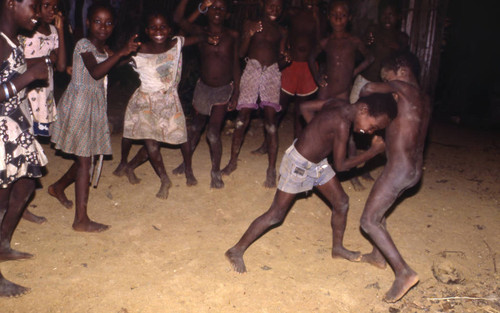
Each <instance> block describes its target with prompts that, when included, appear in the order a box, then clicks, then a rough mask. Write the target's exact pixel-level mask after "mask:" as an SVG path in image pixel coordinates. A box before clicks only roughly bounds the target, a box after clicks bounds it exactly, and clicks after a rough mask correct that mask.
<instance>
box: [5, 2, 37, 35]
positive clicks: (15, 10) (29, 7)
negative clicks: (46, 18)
mask: <svg viewBox="0 0 500 313" xmlns="http://www.w3.org/2000/svg"><path fill="white" fill-rule="evenodd" d="M38 2H39V0H1V2H0V3H1V7H0V14H1V15H2V17H1V18H9V19H10V20H11V21H12V22H13V23H14V24H15V26H16V27H19V28H22V29H26V30H33V28H35V25H36V23H37V19H36V13H37V10H36V8H37V6H38Z"/></svg>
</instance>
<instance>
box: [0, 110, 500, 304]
mask: <svg viewBox="0 0 500 313" xmlns="http://www.w3.org/2000/svg"><path fill="white" fill-rule="evenodd" d="M261 125H262V122H261V121H260V120H258V119H257V120H254V121H253V123H252V127H251V129H250V131H249V134H248V135H247V137H246V141H245V143H244V146H243V148H242V152H241V154H240V162H239V167H238V169H237V170H236V172H234V173H233V174H232V175H231V176H230V177H225V179H224V181H225V184H226V187H225V188H224V189H222V190H213V189H210V188H209V184H210V180H209V170H210V161H209V151H208V145H207V144H206V142H205V141H204V137H203V138H202V141H201V143H200V145H199V146H198V149H197V150H196V152H195V155H194V160H193V167H194V171H195V175H196V177H197V178H198V181H199V183H198V185H197V186H194V187H187V186H186V184H185V178H184V177H182V176H171V178H172V180H173V183H174V185H173V187H172V188H171V190H170V196H169V198H168V200H160V199H157V198H155V194H156V192H157V189H158V188H159V179H158V178H157V177H156V175H155V173H154V172H153V169H152V167H151V166H150V165H149V164H144V165H143V166H141V167H140V168H138V169H137V171H136V173H137V175H138V176H139V177H140V178H141V179H142V182H141V184H139V185H130V184H129V183H128V181H127V180H126V179H125V178H123V177H122V178H119V177H115V176H113V175H112V171H113V169H114V168H115V167H116V165H117V164H118V159H119V151H120V150H119V149H120V133H115V134H114V135H113V136H112V140H113V149H114V153H115V154H114V158H113V159H112V160H111V161H106V162H105V164H104V169H103V173H102V177H101V180H100V184H99V187H98V188H97V189H91V193H90V200H89V214H90V216H91V217H92V218H94V219H95V220H96V221H99V222H103V223H108V224H111V225H112V228H111V229H110V230H109V231H107V232H104V233H101V234H85V233H77V232H74V231H73V230H72V229H71V223H72V219H73V214H74V211H73V210H67V209H65V208H63V207H62V206H61V205H60V204H59V203H58V202H57V201H56V200H55V199H54V198H52V197H50V196H48V194H47V187H48V186H49V185H50V184H51V183H53V182H54V181H55V180H56V179H57V178H58V177H59V176H60V175H61V174H62V173H63V172H64V171H66V170H67V169H68V167H69V166H70V164H71V161H70V160H67V159H63V158H61V157H60V156H57V155H55V151H54V150H53V149H52V148H51V147H50V146H49V145H48V144H44V148H45V151H46V153H47V156H48V157H49V160H50V163H49V165H48V167H47V170H48V173H47V175H46V176H44V177H43V178H42V179H41V183H42V185H43V188H42V189H39V190H37V191H36V195H35V197H34V199H33V201H32V202H31V203H30V208H31V210H32V211H33V212H34V213H36V214H40V215H43V216H45V217H47V219H48V222H47V223H45V224H43V225H36V224H33V223H30V222H27V221H25V220H22V221H21V223H20V225H19V227H18V229H17V231H16V233H15V234H14V238H13V242H12V243H13V246H14V248H15V249H17V250H21V251H27V252H31V253H34V254H35V255H36V256H35V258H33V259H31V260H23V261H12V262H5V263H2V264H1V269H2V273H3V274H4V275H5V276H6V277H7V278H8V279H10V280H12V281H14V282H16V283H18V284H21V285H23V286H29V287H30V288H31V292H30V293H28V294H26V295H24V296H22V297H19V298H12V299H5V298H1V299H0V312H2V313H7V312H39V313H42V312H106V313H107V312H111V313H113V312H115V313H118V312H119V313H138V312H390V313H397V312H488V313H493V312H495V313H497V312H500V300H499V297H500V287H499V284H498V282H499V273H498V270H499V267H500V236H499V234H500V223H499V222H500V204H499V201H500V178H499V177H500V162H499V160H500V139H499V138H500V137H499V136H498V135H499V132H498V131H497V132H484V131H478V130H470V129H465V128H458V127H457V126H455V125H448V124H434V125H433V126H432V129H431V135H430V140H429V146H428V150H427V152H426V162H425V172H424V177H423V180H422V184H421V185H420V186H419V188H417V189H414V190H412V191H411V192H408V193H406V194H405V197H404V198H403V200H402V201H400V202H399V203H398V204H397V206H396V208H395V210H394V212H393V213H392V215H390V217H389V218H388V228H389V230H390V232H391V234H392V235H393V238H394V240H395V242H396V244H397V246H398V247H399V249H400V251H401V253H402V254H403V256H404V257H405V258H406V260H407V262H408V263H409V264H410V265H411V266H412V267H413V269H415V270H416V271H417V272H418V274H419V276H420V283H419V284H418V285H416V286H415V287H414V288H413V289H412V290H410V292H409V293H408V294H407V295H406V296H405V297H404V298H403V299H402V300H401V301H399V302H397V303H395V304H386V303H384V302H382V301H381V299H382V297H383V295H384V293H385V292H386V291H387V290H388V288H389V287H390V285H391V283H392V281H393V277H394V276H393V272H392V271H391V269H390V268H388V269H386V270H380V269H378V268H375V267H373V266H370V265H367V264H359V263H350V262H348V261H345V260H338V259H332V258H331V257H330V252H331V229H330V210H329V209H328V207H327V206H326V205H325V203H324V202H323V201H322V200H321V199H320V198H319V197H318V196H317V195H316V194H314V193H313V194H309V195H308V196H307V197H300V199H298V200H297V201H296V202H295V204H294V206H293V208H292V210H291V211H290V213H289V215H288V216H287V218H286V220H285V222H284V224H283V225H282V226H281V227H278V228H276V229H273V230H271V231H270V232H268V233H267V234H266V235H265V236H263V237H262V238H261V239H260V240H258V241H257V242H256V243H254V244H253V245H252V246H251V247H250V248H249V249H248V251H247V253H246V255H245V261H246V265H247V268H248V272H247V273H246V274H243V275H240V274H237V273H235V272H234V271H232V269H231V267H230V265H229V263H228V261H227V260H226V259H225V257H224V252H225V251H226V250H227V249H228V248H229V247H231V246H232V245H233V244H234V243H235V242H236V241H237V240H238V239H239V238H240V236H241V235H242V234H243V232H244V231H245V230H246V228H247V227H248V225H249V224H250V222H251V221H252V220H253V219H254V218H256V217H257V216H258V215H260V214H261V213H263V212H264V211H265V210H267V208H268V207H269V205H270V203H271V201H272V199H273V196H274V192H275V190H270V189H266V188H264V187H263V186H262V183H263V181H264V178H265V169H266V165H267V159H266V157H265V156H254V155H252V154H251V153H250V151H251V150H253V149H255V148H257V147H258V145H259V144H260V142H261V140H262V130H261ZM291 128H292V127H291V121H290V119H289V118H286V119H285V121H284V123H283V124H282V126H281V128H280V150H279V157H280V158H281V156H282V154H283V152H284V150H285V149H286V148H287V147H288V146H289V144H290V143H291V142H292V137H291V135H290V134H291ZM230 140H231V136H230V134H227V133H226V134H225V135H224V136H223V141H224V155H223V160H222V163H223V165H224V164H225V163H226V162H227V161H228V159H229V147H230ZM137 149H138V146H134V150H133V151H137ZM162 153H163V157H164V162H165V165H166V168H167V170H168V171H171V170H172V169H173V168H174V167H175V166H177V165H178V164H179V162H180V161H181V153H180V150H179V149H170V148H164V149H163V150H162ZM381 170H382V167H377V168H376V169H374V170H373V171H372V175H373V176H375V177H377V176H378V175H379V174H380V172H381ZM363 183H364V184H365V185H366V187H367V190H365V191H360V192H357V191H354V190H353V189H352V188H351V185H350V183H349V181H344V182H343V183H342V185H343V186H344V188H345V190H346V192H347V193H348V195H349V197H350V212H349V219H348V225H347V230H346V236H345V244H346V246H347V247H348V248H350V249H353V250H361V251H362V252H369V251H370V248H371V246H370V244H369V243H368V242H367V241H366V240H365V238H364V237H363V236H362V234H361V232H360V230H359V219H360V216H361V212H362V209H363V205H364V203H365V201H366V198H367V196H368V192H369V190H370V188H371V186H372V183H371V182H366V181H364V182H363ZM67 194H68V197H69V198H70V199H74V189H73V188H72V187H71V188H69V189H68V191H67ZM443 298H444V299H443Z"/></svg>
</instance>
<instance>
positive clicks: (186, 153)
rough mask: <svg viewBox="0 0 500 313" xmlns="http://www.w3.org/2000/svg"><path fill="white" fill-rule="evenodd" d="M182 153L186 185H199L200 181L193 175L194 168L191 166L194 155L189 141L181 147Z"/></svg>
mask: <svg viewBox="0 0 500 313" xmlns="http://www.w3.org/2000/svg"><path fill="white" fill-rule="evenodd" d="M181 153H182V159H183V160H184V175H186V185H187V186H194V185H196V184H198V181H197V180H196V178H195V177H194V174H193V167H192V164H191V160H192V156H193V153H192V151H191V146H190V144H189V141H186V142H185V143H183V144H182V145H181Z"/></svg>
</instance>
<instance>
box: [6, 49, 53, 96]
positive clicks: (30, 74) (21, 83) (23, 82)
mask: <svg viewBox="0 0 500 313" xmlns="http://www.w3.org/2000/svg"><path fill="white" fill-rule="evenodd" d="M2 48H4V47H2V44H1V43H0V50H2ZM2 52H3V51H2ZM1 56H2V58H1V60H2V61H1V62H0V65H3V64H2V63H3V60H5V58H6V57H7V56H8V55H4V53H2V55H1ZM48 75H49V72H48V68H47V64H45V62H44V61H40V62H35V63H32V65H30V66H28V69H27V70H26V72H24V73H23V74H21V75H19V76H16V77H15V78H13V79H11V80H9V81H6V82H5V83H2V84H1V87H0V102H3V101H5V100H7V99H8V98H12V97H14V96H15V95H16V94H17V92H19V91H21V90H22V89H24V88H26V86H28V85H29V84H30V83H31V82H33V81H35V80H39V79H47V78H48ZM12 85H13V86H12ZM6 90H7V92H6ZM7 93H8V97H7Z"/></svg>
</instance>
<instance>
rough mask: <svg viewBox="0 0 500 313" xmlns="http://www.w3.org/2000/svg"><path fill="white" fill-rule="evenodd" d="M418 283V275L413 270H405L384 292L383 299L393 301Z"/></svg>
mask: <svg viewBox="0 0 500 313" xmlns="http://www.w3.org/2000/svg"><path fill="white" fill-rule="evenodd" d="M417 283H418V275H417V273H415V272H414V271H412V270H411V269H410V270H407V271H406V272H405V273H404V274H403V275H400V276H399V277H396V280H394V283H392V287H391V289H389V291H388V292H387V293H386V294H385V296H384V299H383V300H384V301H385V302H389V303H394V302H396V301H398V300H399V299H401V298H402V297H403V296H404V295H405V294H406V293H407V292H408V290H410V288H411V287H413V286H415V285H416V284H417Z"/></svg>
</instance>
